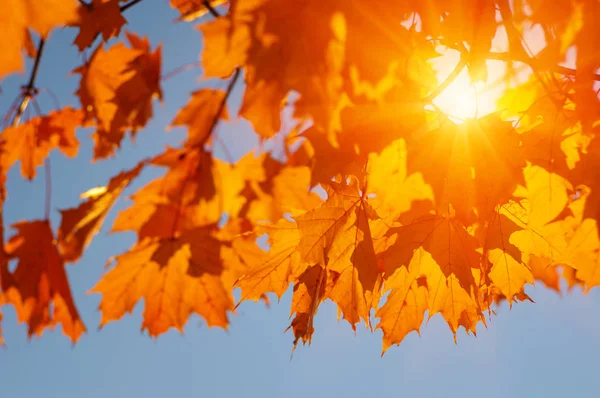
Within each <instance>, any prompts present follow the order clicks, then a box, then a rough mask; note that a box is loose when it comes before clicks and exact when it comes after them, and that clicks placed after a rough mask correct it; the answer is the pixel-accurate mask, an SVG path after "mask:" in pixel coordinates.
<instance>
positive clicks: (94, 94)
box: [73, 32, 162, 159]
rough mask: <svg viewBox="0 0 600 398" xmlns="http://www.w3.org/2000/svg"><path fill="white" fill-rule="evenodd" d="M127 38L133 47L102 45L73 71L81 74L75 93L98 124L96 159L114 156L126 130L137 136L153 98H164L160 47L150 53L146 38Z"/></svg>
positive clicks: (95, 136)
mask: <svg viewBox="0 0 600 398" xmlns="http://www.w3.org/2000/svg"><path fill="white" fill-rule="evenodd" d="M127 39H128V40H129V43H130V44H131V48H129V47H126V46H125V45H124V44H123V43H118V44H116V45H114V46H112V47H111V48H109V49H108V50H104V46H103V45H100V46H98V48H97V49H96V50H95V51H94V53H93V54H92V56H91V58H90V60H89V62H87V63H86V64H84V65H82V66H80V67H78V68H76V69H75V70H74V71H73V72H74V73H79V74H81V81H80V84H79V89H78V90H77V91H76V95H77V96H78V97H79V99H80V101H81V104H82V107H83V109H84V110H85V111H86V113H87V115H86V118H87V119H88V120H94V121H95V122H96V125H97V130H96V132H95V133H94V135H93V138H94V141H95V143H96V145H95V148H94V159H103V158H106V157H109V156H111V155H113V154H114V152H115V150H116V149H118V148H119V147H120V144H121V140H122V139H123V137H124V135H125V132H126V131H128V130H130V131H131V134H132V137H133V136H135V132H136V131H137V130H139V129H140V128H142V127H144V126H145V125H146V123H147V122H148V120H149V119H150V118H151V117H152V99H153V98H154V97H155V96H156V97H158V98H159V99H162V90H161V88H160V62H161V48H160V47H158V48H157V49H156V50H154V51H153V52H150V43H149V42H148V40H147V39H141V38H139V37H138V36H136V35H134V34H132V33H129V32H127Z"/></svg>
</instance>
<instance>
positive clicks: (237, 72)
mask: <svg viewBox="0 0 600 398" xmlns="http://www.w3.org/2000/svg"><path fill="white" fill-rule="evenodd" d="M240 71H241V70H240V68H236V69H235V72H233V77H232V78H231V81H230V82H229V85H228V86H227V91H225V96H224V97H223V100H221V103H220V104H219V108H218V109H217V113H215V117H214V118H213V120H212V123H211V124H210V129H209V130H208V134H206V136H205V137H204V138H203V139H202V141H200V142H199V143H198V146H199V147H202V146H203V145H204V144H205V143H206V142H207V141H208V139H209V138H210V136H211V135H212V133H213V130H214V129H215V127H216V126H217V123H219V119H220V118H221V114H222V113H223V110H224V109H225V105H226V104H227V99H228V98H229V96H230V95H231V92H232V91H233V87H234V86H235V83H236V82H237V80H238V77H239V76H240Z"/></svg>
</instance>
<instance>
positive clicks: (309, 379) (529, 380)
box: [0, 0, 600, 398]
mask: <svg viewBox="0 0 600 398" xmlns="http://www.w3.org/2000/svg"><path fill="white" fill-rule="evenodd" d="M177 15H178V14H177V12H176V11H175V10H172V9H171V8H170V7H169V5H168V1H167V0H154V1H153V0H144V1H142V3H140V4H138V5H136V6H135V7H133V8H131V9H130V10H128V11H127V13H126V17H127V19H128V20H129V25H128V28H129V29H131V30H132V31H135V32H138V33H140V34H144V35H148V36H149V38H150V40H151V42H152V43H153V44H154V45H156V44H157V43H159V42H162V43H163V71H170V70H173V69H175V68H177V67H179V66H182V65H184V64H187V63H190V62H197V60H198V54H199V52H200V49H201V45H202V42H201V35H200V33H199V32H198V31H197V30H196V29H194V27H193V24H188V23H178V24H176V23H172V21H173V20H174V19H175V18H176V17H177ZM206 18H210V16H208V17H206ZM74 36H75V31H74V30H64V31H57V32H54V33H53V34H52V35H51V37H50V40H49V41H48V43H47V46H46V48H45V54H44V57H43V59H42V63H41V68H40V73H39V76H38V86H39V87H40V88H47V89H51V90H52V91H53V92H54V93H55V94H56V95H57V96H58V98H59V101H60V105H61V106H66V105H74V106H78V105H79V103H78V100H77V99H76V98H75V97H73V95H72V93H73V92H74V91H75V90H76V87H77V84H78V81H79V79H78V76H72V77H69V76H68V74H69V72H70V70H72V69H73V68H74V67H75V66H77V65H79V64H81V59H80V56H79V55H78V53H77V50H76V48H75V47H74V46H72V45H71V44H70V43H71V42H72V41H73V39H74ZM0 57H1V56H0ZM0 62H1V58H0ZM200 74H201V71H200V70H199V69H193V70H190V71H186V72H183V73H181V74H179V75H177V76H175V77H173V78H171V79H169V80H167V81H165V82H164V83H163V89H164V93H165V100H166V101H165V104H164V106H160V105H158V104H156V106H155V118H154V119H153V120H152V122H151V123H150V124H149V125H148V127H147V128H146V129H145V130H144V131H141V132H140V133H139V135H138V138H137V140H136V143H135V144H133V145H132V144H131V143H129V141H128V140H127V141H125V142H124V145H123V149H122V150H121V151H120V152H119V154H118V156H117V158H115V159H111V160H108V161H102V162H101V163H96V164H91V163H90V159H91V153H92V144H91V140H89V138H88V137H89V131H86V130H80V131H79V133H78V136H79V138H80V139H81V147H80V155H79V156H78V158H77V159H76V160H72V159H65V158H64V157H62V155H60V154H59V153H55V154H53V156H52V157H51V164H52V177H53V180H52V185H53V187H52V193H53V198H52V208H53V209H54V210H55V211H54V212H53V215H52V217H53V218H52V222H53V225H54V226H55V227H56V226H57V225H58V223H59V221H60V220H59V218H58V212H57V211H56V209H59V208H67V207H72V206H74V205H77V204H78V203H79V199H78V195H79V194H80V193H81V192H84V191H86V190H87V189H89V188H91V187H94V186H97V185H103V184H105V183H106V182H107V181H108V179H109V178H110V177H111V176H113V175H115V174H116V173H118V172H119V171H120V170H122V169H125V168H129V167H131V166H133V165H134V164H135V163H136V162H137V161H138V160H139V159H141V158H143V157H145V156H148V155H151V154H156V153H159V152H160V151H161V150H162V149H163V148H164V146H165V145H166V144H171V145H177V144H178V143H179V142H180V141H181V140H182V139H183V138H184V135H185V132H184V130H183V129H174V130H173V131H171V132H169V133H165V131H164V127H165V126H166V125H168V124H169V122H170V121H171V120H172V118H173V116H174V115H175V114H176V112H177V109H178V108H180V107H181V106H182V105H183V104H185V102H186V101H187V100H188V98H189V93H190V92H191V91H193V90H195V89H197V88H199V87H201V85H202V84H206V83H200V82H199V80H198V77H199V76H200ZM26 79H27V76H26V75H23V76H19V75H17V76H13V77H11V78H9V79H6V80H5V81H4V82H3V83H2V94H1V96H0V111H1V112H2V113H4V112H5V111H6V110H8V108H9V107H10V104H11V103H12V101H13V100H14V99H15V97H16V96H17V95H18V92H19V91H18V90H19V86H20V85H21V84H24V83H25V82H26ZM220 85H221V86H222V87H224V86H225V83H220ZM240 88H241V86H240V87H238V89H237V94H236V95H235V96H234V98H233V100H234V101H233V102H234V105H235V102H236V101H237V102H239V98H240V95H239V92H240V91H239V90H240ZM39 103H40V106H41V107H42V109H43V111H44V112H48V111H50V110H52V109H53V108H54V104H53V101H52V99H51V97H50V96H48V95H47V94H41V95H40V98H39ZM219 136H220V137H221V139H222V140H223V141H224V142H225V143H226V144H227V146H228V148H229V149H230V150H231V151H232V152H233V154H234V156H239V155H240V154H241V153H242V152H245V151H246V150H247V149H249V148H250V147H251V146H252V145H253V144H254V142H255V141H254V139H253V136H252V134H251V132H250V130H249V127H248V125H247V124H246V123H245V122H243V121H239V120H234V121H232V122H230V123H226V124H223V125H221V126H220V127H219ZM241 137H244V138H243V139H242V138H241ZM234 138H235V139H234ZM40 171H42V170H41V169H40ZM40 174H41V175H43V172H41V173H40ZM157 175H158V170H150V171H148V170H147V171H145V172H144V174H143V176H142V178H140V179H139V180H138V181H137V182H136V183H135V184H133V186H132V187H130V188H129V189H128V190H127V192H126V194H131V193H132V192H133V191H134V190H135V189H137V188H138V187H140V186H142V185H143V184H145V183H146V182H147V181H149V180H150V179H152V178H154V177H155V176H157ZM43 189H44V180H43V178H38V179H37V180H35V181H34V182H33V183H29V182H27V181H23V180H21V179H20V176H19V170H18V168H15V169H13V171H12V172H11V173H10V176H9V185H8V192H9V199H8V202H7V204H6V213H5V214H6V220H5V222H6V223H7V225H8V224H12V223H13V222H16V221H18V220H22V219H33V218H36V217H39V218H42V217H43V213H44V210H43V209H44V194H43V192H44V191H43ZM127 205H128V202H127V200H124V199H123V200H120V201H119V203H118V204H117V206H116V209H113V211H112V212H111V214H110V216H109V217H108V219H107V220H106V223H105V226H104V228H103V230H102V231H101V232H100V234H99V235H98V236H97V237H96V239H95V240H94V241H93V243H92V244H91V245H90V247H89V248H88V249H87V251H86V253H85V255H84V256H83V258H82V259H81V260H80V261H79V262H78V263H76V264H73V265H69V266H68V273H69V277H70V280H71V285H72V289H73V291H74V296H75V299H76V302H77V304H78V307H79V310H80V313H81V315H82V317H83V319H84V322H85V323H86V325H87V327H88V329H89V330H88V333H87V334H86V335H84V336H83V337H82V338H81V340H80V341H79V342H78V343H77V344H76V346H75V347H73V346H72V345H71V343H70V341H69V340H68V339H67V338H66V337H64V336H63V335H62V332H61V331H60V330H56V331H54V332H46V333H44V335H43V336H42V337H41V338H40V339H38V338H33V339H32V340H31V341H28V339H27V333H26V330H27V329H26V326H25V325H20V324H17V322H16V318H15V314H14V311H13V310H12V309H11V307H4V308H3V312H4V322H3V324H2V327H3V335H4V339H5V341H6V343H7V346H6V348H4V349H0V397H2V398H21V397H27V398H29V397H61V398H71V397H115V398H118V397H165V396H168V397H201V396H204V397H260V398H267V397H269V398H270V397H285V398H293V397H302V398H306V397H314V398H316V397H345V398H350V397H365V396H394V397H398V396H422V397H429V396H432V397H433V396H435V397H438V396H457V397H475V396H489V397H503V398H505V397H511V396H517V397H567V396H568V397H587V396H590V397H592V396H597V395H598V391H600V377H599V376H598V370H597V369H598V365H597V360H596V358H597V357H598V356H599V355H600V340H599V339H598V336H600V318H599V317H598V312H599V309H600V293H599V292H598V291H597V290H594V291H592V292H591V293H590V294H588V295H582V293H581V292H580V291H578V290H576V291H574V292H572V293H570V294H567V295H565V297H563V298H560V297H559V295H558V294H556V293H555V292H552V291H549V290H547V289H545V288H544V287H542V286H538V287H536V288H533V287H532V288H530V289H529V290H528V293H529V294H530V295H531V296H532V298H533V299H534V300H536V302H537V303H536V304H532V303H521V304H517V305H515V306H513V308H512V310H509V308H508V306H507V305H505V306H502V307H501V308H500V310H499V311H498V316H496V317H493V318H492V319H491V320H490V322H489V327H488V329H485V328H484V327H480V329H479V331H478V336H477V337H473V336H467V335H465V334H464V333H462V332H460V333H459V334H458V344H455V343H454V341H453V339H452V334H451V333H450V331H449V329H448V327H447V326H446V324H445V323H444V322H443V321H442V320H441V318H440V317H437V316H436V317H434V318H433V319H431V321H430V322H429V324H428V325H426V326H425V327H424V328H423V329H422V333H421V336H420V337H419V336H418V335H417V334H415V333H412V334H410V335H409V336H408V337H407V338H406V339H405V341H404V342H403V343H402V345H401V346H400V347H397V346H394V347H391V348H390V349H389V350H388V352H387V353H386V354H385V355H384V356H383V358H381V357H380V353H381V333H380V332H376V333H374V334H371V333H370V332H368V331H367V330H366V329H365V328H364V326H359V327H358V331H357V333H356V334H355V333H354V332H353V331H352V329H351V328H350V326H349V325H348V324H347V323H346V322H341V323H338V321H337V314H336V309H335V308H334V305H333V304H331V303H330V302H328V303H325V304H324V305H322V306H321V309H320V311H319V313H318V315H317V317H316V320H315V328H316V333H315V335H314V338H313V344H312V345H311V346H310V347H308V346H307V347H302V346H300V347H299V348H298V349H297V350H296V351H295V353H294V356H293V359H292V360H290V354H291V350H292V341H293V335H292V333H291V332H288V333H284V330H285V329H286V327H287V326H288V324H289V319H288V317H289V306H290V298H291V294H290V293H291V292H288V293H287V294H286V295H285V296H284V298H283V299H282V301H281V303H279V304H278V303H276V302H273V303H272V306H271V308H266V307H265V305H264V304H263V303H244V304H242V305H241V306H240V308H239V309H238V313H237V314H236V315H234V316H232V317H231V326H230V328H229V330H228V331H227V332H226V331H224V330H221V329H215V328H213V329H209V328H207V327H206V325H205V324H204V323H203V321H202V320H201V319H200V318H198V317H192V318H191V319H190V321H189V323H188V325H187V327H186V328H185V333H184V335H181V334H179V333H178V332H176V331H171V332H169V333H167V334H165V335H162V336H161V337H160V338H159V339H158V340H153V339H150V338H149V337H147V336H146V335H142V334H140V331H139V330H140V324H141V312H142V303H140V305H138V307H137V308H136V311H135V312H134V314H133V315H131V316H126V317H125V318H123V319H122V320H121V321H120V322H116V323H111V324H109V325H107V326H106V327H104V328H103V329H102V330H101V331H98V330H97V326H98V324H99V320H100V313H99V312H98V311H97V310H96V308H97V306H98V303H99V301H100V295H88V294H86V291H88V290H89V289H90V288H91V287H93V286H94V284H95V283H96V282H97V281H98V280H99V278H100V276H101V275H102V274H103V272H104V264H105V261H106V259H107V258H108V257H109V256H110V255H115V254H118V253H121V252H123V251H125V250H126V249H127V248H128V247H129V246H130V245H131V244H132V243H133V242H134V236H133V234H118V235H108V234H107V233H106V231H107V230H108V229H109V227H110V225H111V223H112V220H113V219H114V217H115V215H116V214H117V210H119V209H123V208H125V206H127ZM7 232H8V231H7ZM9 235H10V233H7V236H9Z"/></svg>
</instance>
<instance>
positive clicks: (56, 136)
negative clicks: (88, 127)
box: [0, 107, 83, 180]
mask: <svg viewBox="0 0 600 398" xmlns="http://www.w3.org/2000/svg"><path fill="white" fill-rule="evenodd" d="M82 122H83V112H82V111H81V110H79V109H73V108H70V107H67V108H63V109H61V110H59V111H53V112H50V113H49V114H48V115H46V116H40V117H35V118H33V119H31V120H29V121H27V122H26V123H23V124H20V125H18V126H16V127H8V128H6V129H5V130H4V131H3V132H2V133H1V135H0V138H1V139H2V141H3V142H4V144H3V145H4V146H3V156H2V168H3V169H4V170H8V169H9V168H10V167H11V166H12V165H13V164H15V162H17V161H18V160H20V161H21V175H22V176H23V178H28V179H30V180H32V179H33V178H34V177H35V175H36V167H38V166H41V165H42V164H44V160H45V159H46V158H47V157H48V154H49V153H50V151H51V150H53V149H55V148H59V149H60V150H61V151H62V152H63V153H64V154H65V155H66V156H69V157H74V156H75V155H77V150H78V148H79V141H78V140H77V138H76V137H75V130H76V128H77V127H79V126H80V125H81V124H82Z"/></svg>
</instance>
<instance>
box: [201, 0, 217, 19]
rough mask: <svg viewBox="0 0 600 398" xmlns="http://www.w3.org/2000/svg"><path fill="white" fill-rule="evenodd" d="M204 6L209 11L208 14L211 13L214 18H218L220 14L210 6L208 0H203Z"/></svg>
mask: <svg viewBox="0 0 600 398" xmlns="http://www.w3.org/2000/svg"><path fill="white" fill-rule="evenodd" d="M203 4H204V7H206V9H207V10H208V12H210V15H212V16H213V17H215V18H219V17H220V16H221V14H219V12H218V11H217V10H216V9H215V8H214V7H213V6H212V4H210V1H208V0H205V1H204V2H203Z"/></svg>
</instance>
